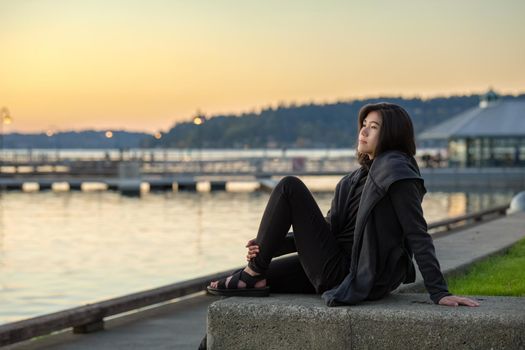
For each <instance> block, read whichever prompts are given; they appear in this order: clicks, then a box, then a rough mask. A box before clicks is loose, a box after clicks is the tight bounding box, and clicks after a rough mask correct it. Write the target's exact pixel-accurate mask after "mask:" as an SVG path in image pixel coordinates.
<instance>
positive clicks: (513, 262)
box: [447, 239, 525, 296]
mask: <svg viewBox="0 0 525 350" xmlns="http://www.w3.org/2000/svg"><path fill="white" fill-rule="evenodd" d="M447 283H448V287H449V290H450V292H451V293H453V294H457V295H494V296H525V239H522V240H520V241H518V242H517V243H516V244H515V245H513V246H512V247H511V248H510V250H509V251H508V252H507V253H506V254H504V255H498V256H493V257H490V258H488V259H486V260H483V261H480V262H478V263H475V264H474V265H473V266H471V267H469V269H468V270H467V271H466V273H465V274H463V275H459V276H454V277H451V278H448V279H447Z"/></svg>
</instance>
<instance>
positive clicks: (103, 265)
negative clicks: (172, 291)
mask: <svg viewBox="0 0 525 350" xmlns="http://www.w3.org/2000/svg"><path fill="white" fill-rule="evenodd" d="M339 178H340V177H324V178H304V181H305V182H306V184H307V185H308V186H309V187H310V188H312V189H313V190H315V189H320V188H326V187H328V188H334V187H335V184H336V183H337V181H338V180H339ZM228 186H229V187H228V189H229V191H228V192H198V193H184V192H174V193H164V194H153V193H145V194H143V196H142V197H141V198H128V197H122V196H120V195H119V194H118V193H113V192H105V191H90V192H67V191H55V192H42V193H41V192H26V193H21V192H18V193H17V192H13V193H2V194H1V196H0V323H6V322H12V321H16V320H20V319H25V318H29V317H33V316H37V315H42V314H46V313H50V312H55V311H59V310H63V309H66V308H70V307H74V306H80V305H82V304H85V303H92V302H96V301H100V300H104V299H107V298H112V297H117V296H121V295H125V294H129V293H132V292H138V291H143V290H146V289H150V288H154V287H159V286H162V285H166V284H170V283H174V282H177V281H183V280H187V279H191V278H194V277H198V276H203V275H207V274H210V273H214V272H218V271H223V270H226V269H229V268H233V267H236V266H239V265H241V264H243V263H244V262H245V260H244V256H245V252H246V251H245V248H244V245H245V243H246V241H247V240H248V239H250V238H253V237H255V235H256V233H257V227H258V224H259V222H260V219H261V217H262V213H263V210H264V207H265V205H266V202H267V200H268V197H269V194H268V193H261V192H252V191H251V190H252V189H253V188H254V187H255V184H238V185H235V184H232V185H228ZM202 189H205V186H204V187H202V188H201V190H202ZM513 194H514V193H513V192H512V191H507V192H492V193H470V194H465V193H459V192H458V193H444V192H430V193H427V195H426V197H425V200H424V202H423V210H424V213H425V217H426V219H427V221H428V222H433V221H436V220H440V219H444V218H447V217H451V216H456V215H461V214H464V213H466V212H473V211H477V210H480V209H484V208H488V207H491V206H495V205H499V204H505V203H508V202H509V201H510V199H511V198H512V196H513ZM314 197H315V198H316V200H317V201H318V204H319V206H320V208H321V210H322V211H323V212H324V213H326V211H327V210H328V208H329V206H330V201H331V197H332V193H330V192H314Z"/></svg>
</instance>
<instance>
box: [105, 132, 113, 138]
mask: <svg viewBox="0 0 525 350" xmlns="http://www.w3.org/2000/svg"><path fill="white" fill-rule="evenodd" d="M104 135H105V136H106V138H108V139H110V138H112V137H113V133H112V132H111V131H106V133H105V134H104Z"/></svg>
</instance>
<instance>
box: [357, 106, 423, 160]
mask: <svg viewBox="0 0 525 350" xmlns="http://www.w3.org/2000/svg"><path fill="white" fill-rule="evenodd" d="M374 111H376V112H378V113H379V114H380V115H381V119H382V122H381V128H380V131H379V140H378V144H377V149H376V153H375V155H376V156H377V155H379V154H381V153H383V152H385V151H389V150H398V151H401V152H404V153H406V154H408V155H409V156H414V155H415V154H416V142H415V139H414V127H413V125H412V120H411V119H410V116H409V115H408V113H407V111H406V110H405V109H404V108H403V107H401V106H398V105H396V104H393V103H388V102H379V103H371V104H367V105H365V106H363V107H362V108H361V109H360V110H359V115H358V117H357V145H359V133H360V132H361V127H362V125H363V120H364V119H365V118H366V116H367V115H368V114H369V113H370V112H374ZM357 145H356V152H357V161H358V162H359V164H361V165H365V166H367V167H370V164H371V163H372V161H371V160H370V158H368V154H364V153H360V152H359V151H357Z"/></svg>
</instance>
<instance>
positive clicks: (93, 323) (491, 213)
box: [0, 204, 509, 346]
mask: <svg viewBox="0 0 525 350" xmlns="http://www.w3.org/2000/svg"><path fill="white" fill-rule="evenodd" d="M508 208H509V204H506V205H501V206H497V207H494V208H490V209H486V210H482V211H479V212H476V213H472V214H466V215H461V216H458V217H454V218H450V219H446V220H441V221H438V222H434V223H431V224H429V225H428V229H429V231H430V230H432V231H435V233H433V236H434V237H436V236H438V235H442V234H447V233H451V232H453V231H455V230H457V229H458V228H463V227H465V225H467V226H468V225H472V224H473V223H474V224H475V223H480V222H482V221H487V220H490V219H494V218H497V217H500V216H504V215H506V211H507V209H508ZM458 225H461V226H458ZM232 270H233V269H231V270H228V271H223V272H219V273H215V274H211V275H207V276H203V277H199V278H195V279H191V280H188V281H183V282H177V283H173V284H170V285H166V286H163V287H159V288H154V289H150V290H146V291H143V292H137V293H133V294H128V295H125V296H121V297H117V298H113V299H109V300H105V301H101V302H97V303H93V304H86V305H84V306H79V307H74V308H71V309H67V310H63V311H59V312H55V313H51V314H47V315H43V316H37V317H34V318H30V319H26V320H22V321H17V322H13V323H8V324H5V325H1V326H0V346H5V345H9V344H14V343H17V342H21V341H24V340H28V339H31V338H34V337H38V336H42V335H47V334H50V333H52V332H56V331H61V330H65V329H67V328H73V333H90V332H94V331H98V330H102V329H104V318H106V317H109V316H114V315H119V314H123V313H125V312H129V311H133V310H137V309H140V308H144V307H148V306H152V305H155V304H159V303H163V302H167V301H170V300H173V299H176V298H181V297H184V296H189V295H191V294H195V293H198V292H202V291H203V290H205V289H206V286H207V285H208V283H209V282H210V281H213V280H217V279H221V278H224V277H226V276H228V275H229V274H230V273H231V271H232Z"/></svg>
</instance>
